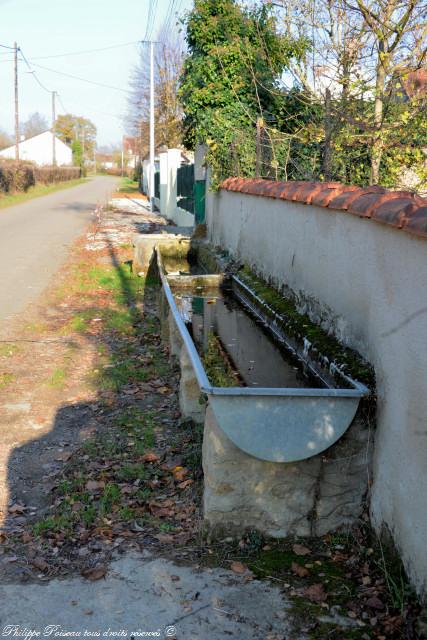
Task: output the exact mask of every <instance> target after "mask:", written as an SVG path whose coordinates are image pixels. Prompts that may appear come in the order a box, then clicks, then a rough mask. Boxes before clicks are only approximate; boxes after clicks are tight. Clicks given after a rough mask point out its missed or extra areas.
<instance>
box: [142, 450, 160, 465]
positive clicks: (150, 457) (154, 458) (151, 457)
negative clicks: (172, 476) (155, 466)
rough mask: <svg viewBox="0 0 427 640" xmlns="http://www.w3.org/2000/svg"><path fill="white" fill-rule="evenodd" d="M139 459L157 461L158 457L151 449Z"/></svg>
mask: <svg viewBox="0 0 427 640" xmlns="http://www.w3.org/2000/svg"><path fill="white" fill-rule="evenodd" d="M141 459H142V461H143V462H157V461H158V459H159V458H158V456H156V454H155V453H153V452H152V451H147V453H144V455H143V456H142V458H141Z"/></svg>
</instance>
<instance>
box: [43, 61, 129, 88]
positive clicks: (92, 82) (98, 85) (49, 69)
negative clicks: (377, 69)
mask: <svg viewBox="0 0 427 640" xmlns="http://www.w3.org/2000/svg"><path fill="white" fill-rule="evenodd" d="M33 66H34V67H38V68H39V69H44V70H45V71H51V72H52V73H57V74H58V75H60V76H65V77H66V78H73V80H80V81H81V82H87V83H88V84H93V85H95V86H97V87H104V88H105V89H114V90H115V91H121V92H122V93H131V92H130V91H128V90H127V89H122V88H121V87H114V86H112V85H110V84H104V83H102V82H96V81H95V80H88V79H87V78H81V77H80V76H74V75H72V74H71V73H65V71H58V70H57V69H51V68H50V67H45V66H43V65H41V64H36V63H35V62H33Z"/></svg>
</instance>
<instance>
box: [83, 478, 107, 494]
mask: <svg viewBox="0 0 427 640" xmlns="http://www.w3.org/2000/svg"><path fill="white" fill-rule="evenodd" d="M104 487H105V482H104V481H103V480H99V481H98V480H88V482H86V490H87V491H91V492H92V491H100V490H101V489H103V488H104Z"/></svg>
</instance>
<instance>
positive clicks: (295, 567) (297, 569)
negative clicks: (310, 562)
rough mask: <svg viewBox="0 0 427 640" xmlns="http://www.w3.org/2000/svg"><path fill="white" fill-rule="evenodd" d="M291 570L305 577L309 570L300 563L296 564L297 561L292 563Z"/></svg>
mask: <svg viewBox="0 0 427 640" xmlns="http://www.w3.org/2000/svg"><path fill="white" fill-rule="evenodd" d="M291 571H292V573H295V574H296V575H297V576H299V577H300V578H306V577H307V576H308V575H310V572H309V570H308V569H306V568H305V567H302V566H301V565H300V564H298V562H293V563H292V565H291Z"/></svg>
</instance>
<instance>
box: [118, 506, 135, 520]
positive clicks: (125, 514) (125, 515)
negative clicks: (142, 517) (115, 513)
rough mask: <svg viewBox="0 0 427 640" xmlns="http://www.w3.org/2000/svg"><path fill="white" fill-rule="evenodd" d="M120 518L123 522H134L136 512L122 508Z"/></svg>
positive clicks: (128, 508)
mask: <svg viewBox="0 0 427 640" xmlns="http://www.w3.org/2000/svg"><path fill="white" fill-rule="evenodd" d="M119 516H120V518H121V519H122V520H132V519H133V518H134V517H135V510H134V509H131V508H130V507H122V508H121V509H120V511H119Z"/></svg>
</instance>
